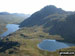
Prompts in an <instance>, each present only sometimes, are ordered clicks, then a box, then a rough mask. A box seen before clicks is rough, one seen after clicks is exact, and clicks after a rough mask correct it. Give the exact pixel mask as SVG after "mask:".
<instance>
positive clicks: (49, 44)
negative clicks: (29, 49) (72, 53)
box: [38, 39, 75, 51]
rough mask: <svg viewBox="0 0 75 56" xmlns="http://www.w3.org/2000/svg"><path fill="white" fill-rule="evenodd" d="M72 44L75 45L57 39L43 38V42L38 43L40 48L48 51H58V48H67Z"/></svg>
mask: <svg viewBox="0 0 75 56" xmlns="http://www.w3.org/2000/svg"><path fill="white" fill-rule="evenodd" d="M70 46H75V44H72V43H64V42H58V41H56V40H50V39H46V40H43V41H42V42H41V43H39V44H38V47H39V48H40V49H42V50H48V51H56V50H58V49H62V48H67V47H70Z"/></svg>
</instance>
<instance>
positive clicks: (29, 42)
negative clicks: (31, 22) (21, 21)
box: [0, 27, 75, 56]
mask: <svg viewBox="0 0 75 56" xmlns="http://www.w3.org/2000/svg"><path fill="white" fill-rule="evenodd" d="M35 30H36V31H35ZM44 39H56V40H58V39H59V40H61V39H62V38H60V36H56V35H49V33H45V32H43V31H42V28H37V27H33V28H32V27H31V28H22V29H20V30H18V31H17V32H15V33H13V34H10V35H9V36H7V37H5V38H4V39H3V40H1V41H0V56H51V55H53V56H59V55H60V54H59V51H75V47H70V48H64V49H60V50H56V51H54V52H49V51H44V50H40V49H39V48H38V47H37V44H39V43H40V42H41V41H42V40H44Z"/></svg>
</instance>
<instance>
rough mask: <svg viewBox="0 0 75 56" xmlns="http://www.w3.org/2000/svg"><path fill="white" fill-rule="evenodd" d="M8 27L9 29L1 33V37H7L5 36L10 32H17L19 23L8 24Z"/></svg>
mask: <svg viewBox="0 0 75 56" xmlns="http://www.w3.org/2000/svg"><path fill="white" fill-rule="evenodd" d="M6 28H7V31H6V32H4V33H3V34H2V35H1V37H5V36H7V35H9V34H11V33H13V32H15V31H17V30H19V25H17V24H7V25H6Z"/></svg>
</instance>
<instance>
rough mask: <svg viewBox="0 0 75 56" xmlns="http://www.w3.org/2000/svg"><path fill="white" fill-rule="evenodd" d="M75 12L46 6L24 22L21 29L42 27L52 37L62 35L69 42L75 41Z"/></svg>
mask: <svg viewBox="0 0 75 56" xmlns="http://www.w3.org/2000/svg"><path fill="white" fill-rule="evenodd" d="M74 19H75V12H71V11H64V10H62V9H60V8H56V7H55V6H53V5H50V6H46V7H44V8H42V9H41V10H40V11H37V12H35V13H34V14H32V15H31V17H29V18H28V19H26V20H24V21H23V22H22V23H21V24H20V27H33V26H42V27H43V28H44V32H49V33H50V35H60V36H61V37H62V38H64V40H66V41H69V42H74V41H75V38H74V37H75V31H74V29H75V26H74V25H75V23H74V22H75V20H74Z"/></svg>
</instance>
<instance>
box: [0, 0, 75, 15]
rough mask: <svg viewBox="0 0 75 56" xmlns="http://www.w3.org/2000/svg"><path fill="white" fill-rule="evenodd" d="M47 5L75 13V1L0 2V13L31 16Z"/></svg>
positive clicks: (13, 0)
mask: <svg viewBox="0 0 75 56" xmlns="http://www.w3.org/2000/svg"><path fill="white" fill-rule="evenodd" d="M47 5H55V6H56V7H58V8H62V9H63V10H66V11H75V0H0V12H10V13H24V14H32V13H34V12H36V11H38V10H40V9H41V8H43V7H45V6H47Z"/></svg>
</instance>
